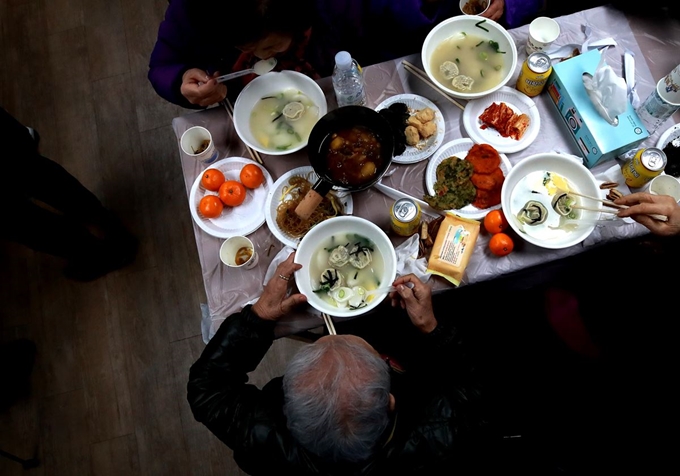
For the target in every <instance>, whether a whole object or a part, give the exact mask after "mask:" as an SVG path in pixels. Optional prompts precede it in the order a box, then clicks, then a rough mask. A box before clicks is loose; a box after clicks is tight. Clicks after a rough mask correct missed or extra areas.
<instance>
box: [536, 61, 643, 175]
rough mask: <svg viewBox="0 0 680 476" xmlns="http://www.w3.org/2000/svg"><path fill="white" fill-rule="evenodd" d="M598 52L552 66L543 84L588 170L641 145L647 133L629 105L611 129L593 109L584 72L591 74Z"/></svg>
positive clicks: (594, 68)
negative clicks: (584, 84)
mask: <svg viewBox="0 0 680 476" xmlns="http://www.w3.org/2000/svg"><path fill="white" fill-rule="evenodd" d="M599 62H600V52H599V51H598V50H592V51H589V52H587V53H583V54H581V55H578V56H575V57H573V58H570V59H568V60H566V61H562V62H561V63H557V64H556V65H554V66H553V70H552V73H551V74H550V77H549V78H548V81H547V83H546V88H547V90H548V94H549V95H550V98H551V99H552V101H551V102H552V103H553V104H554V105H555V107H557V110H558V112H559V113H560V115H561V116H562V119H563V120H564V123H565V124H566V126H567V130H568V131H569V134H570V135H571V137H573V138H574V141H576V145H577V146H578V148H579V150H580V152H581V155H582V156H583V159H584V164H585V166H586V167H588V168H592V167H594V166H595V165H598V164H601V163H602V162H605V161H607V160H611V159H614V158H616V157H617V156H619V155H621V154H622V153H623V152H625V151H627V150H630V149H632V148H633V147H635V146H636V145H638V144H640V143H641V142H642V141H644V140H645V139H646V138H647V137H649V133H648V132H647V129H645V127H644V125H643V124H642V122H641V121H640V118H639V117H638V115H637V114H636V113H635V110H634V109H633V106H632V105H631V104H630V101H629V102H628V108H627V109H626V111H625V112H624V113H623V114H620V115H619V123H618V125H616V126H613V125H611V124H609V122H607V120H606V119H605V118H603V117H602V116H600V114H599V113H598V112H597V110H596V109H595V106H594V105H593V103H592V102H591V101H590V98H589V97H588V92H587V91H586V88H585V86H583V79H582V76H583V73H586V72H587V73H590V74H594V73H595V70H596V69H597V66H598V64H599Z"/></svg>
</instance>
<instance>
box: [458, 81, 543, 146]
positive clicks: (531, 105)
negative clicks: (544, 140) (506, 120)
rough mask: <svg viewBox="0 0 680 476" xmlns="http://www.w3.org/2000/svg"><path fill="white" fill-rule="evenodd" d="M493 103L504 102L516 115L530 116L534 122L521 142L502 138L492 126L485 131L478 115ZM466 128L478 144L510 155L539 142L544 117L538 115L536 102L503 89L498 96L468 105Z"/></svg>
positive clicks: (515, 92)
mask: <svg viewBox="0 0 680 476" xmlns="http://www.w3.org/2000/svg"><path fill="white" fill-rule="evenodd" d="M494 102H496V103H501V102H504V103H505V104H507V105H508V107H510V108H511V109H512V110H513V111H514V112H515V114H526V115H527V116H529V119H530V121H531V122H530V123H529V127H528V128H527V130H526V132H525V133H524V135H523V136H522V138H521V139H520V140H515V139H513V138H511V137H503V136H502V135H501V134H500V133H499V132H498V131H497V130H496V129H494V128H492V127H487V128H486V129H482V121H480V120H479V116H481V115H482V113H483V112H484V110H485V109H486V108H487V107H489V106H491V104H493V103H494ZM463 127H464V128H465V132H467V134H468V135H469V136H470V138H471V139H472V140H474V141H475V142H477V143H478V144H491V145H492V146H494V147H495V149H496V150H497V151H498V152H501V153H505V154H510V153H512V152H519V151H520V150H524V149H526V148H527V147H529V146H530V145H531V143H532V142H533V141H535V140H536V137H538V132H539V130H540V128H541V116H540V115H539V114H538V107H536V103H535V102H534V101H533V99H531V98H530V97H529V96H527V95H526V94H522V93H520V92H519V91H517V90H516V89H513V88H509V87H507V86H503V87H502V88H500V89H499V90H498V91H496V92H495V93H492V94H489V95H488V96H484V97H483V98H480V99H473V100H471V101H469V102H468V103H467V105H466V106H465V111H463Z"/></svg>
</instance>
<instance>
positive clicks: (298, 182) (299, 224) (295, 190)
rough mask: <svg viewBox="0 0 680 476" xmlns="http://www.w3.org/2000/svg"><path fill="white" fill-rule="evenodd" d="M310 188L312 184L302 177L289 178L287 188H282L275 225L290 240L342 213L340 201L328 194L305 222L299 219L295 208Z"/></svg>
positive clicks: (331, 193)
mask: <svg viewBox="0 0 680 476" xmlns="http://www.w3.org/2000/svg"><path fill="white" fill-rule="evenodd" d="M311 188H312V184H311V183H310V182H309V181H308V180H307V179H305V178H304V177H291V178H290V180H289V181H288V186H287V187H284V188H283V192H282V197H281V203H280V204H279V206H278V207H277V209H276V224H277V225H279V227H280V228H281V230H282V231H283V232H284V233H285V234H287V235H288V236H290V237H292V238H300V237H302V236H303V235H304V234H305V233H307V232H308V231H309V229H310V228H312V227H313V226H314V225H316V224H317V223H321V222H322V221H324V220H327V219H328V218H332V217H334V216H338V215H342V213H343V212H344V210H343V207H342V203H340V200H338V198H337V197H336V196H335V195H334V194H333V192H330V193H328V194H326V196H325V197H324V198H323V200H321V203H320V204H319V206H318V207H316V208H315V209H314V212H313V213H312V215H311V216H310V217H309V218H308V219H307V220H303V219H302V218H300V217H299V216H298V215H297V214H296V213H295V208H297V206H298V205H299V204H300V202H301V201H302V199H303V198H304V197H305V195H307V192H309V190H311Z"/></svg>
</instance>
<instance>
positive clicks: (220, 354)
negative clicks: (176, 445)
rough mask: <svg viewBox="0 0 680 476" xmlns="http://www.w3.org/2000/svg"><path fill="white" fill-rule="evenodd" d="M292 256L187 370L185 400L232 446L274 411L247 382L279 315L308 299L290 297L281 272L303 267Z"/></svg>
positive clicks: (243, 442) (238, 445)
mask: <svg viewBox="0 0 680 476" xmlns="http://www.w3.org/2000/svg"><path fill="white" fill-rule="evenodd" d="M293 256H294V255H293V254H291V255H290V257H289V258H288V259H287V260H286V261H284V262H283V263H281V265H279V267H278V268H277V271H276V274H275V277H274V278H272V279H271V280H270V281H269V283H267V286H265V289H264V291H263V293H262V296H261V297H260V299H259V300H258V302H257V303H256V304H255V305H253V306H252V307H250V306H246V307H245V308H244V309H243V310H242V311H241V312H240V313H237V314H234V315H232V316H230V317H228V318H227V319H226V320H225V321H224V322H223V323H222V325H221V326H220V328H219V329H218V331H217V333H216V334H215V335H214V336H213V338H212V339H211V340H210V342H209V343H208V345H207V346H206V348H205V350H204V351H203V353H202V354H201V357H200V358H199V359H198V360H197V361H196V363H194V364H193V365H192V366H191V370H190V372H189V383H188V385H187V399H188V401H189V405H190V406H191V411H192V412H193V414H194V418H195V419H196V420H197V421H200V422H202V423H203V424H204V425H205V426H207V427H208V429H210V431H212V432H213V433H214V434H215V435H216V436H217V437H218V438H219V439H220V440H222V441H223V442H224V443H225V444H226V445H227V446H229V447H230V448H232V449H234V450H236V449H238V448H243V447H244V446H246V445H247V443H248V442H249V441H251V438H250V434H251V431H252V430H253V428H254V425H255V421H260V422H261V421H263V418H262V417H265V418H264V420H265V421H266V415H267V414H268V412H270V411H271V409H270V408H269V407H268V406H267V402H266V401H265V398H264V397H263V395H262V392H261V391H260V390H259V389H258V388H257V387H255V386H254V385H247V381H248V376H247V373H248V372H251V371H253V370H255V368H256V367H257V366H258V364H259V363H260V361H261V360H262V358H263V357H264V355H265V354H266V353H267V350H268V349H269V347H270V346H271V344H272V342H273V340H274V326H275V323H276V320H278V319H279V318H280V317H281V316H283V315H284V314H286V313H287V312H289V311H290V310H291V309H292V308H293V307H294V306H295V305H297V304H299V303H301V302H304V301H305V297H304V296H302V295H301V294H293V295H292V296H290V297H286V295H287V289H288V281H286V280H283V279H280V278H279V277H278V275H283V276H291V275H292V274H293V272H294V271H295V269H298V268H299V267H300V265H296V264H295V263H293Z"/></svg>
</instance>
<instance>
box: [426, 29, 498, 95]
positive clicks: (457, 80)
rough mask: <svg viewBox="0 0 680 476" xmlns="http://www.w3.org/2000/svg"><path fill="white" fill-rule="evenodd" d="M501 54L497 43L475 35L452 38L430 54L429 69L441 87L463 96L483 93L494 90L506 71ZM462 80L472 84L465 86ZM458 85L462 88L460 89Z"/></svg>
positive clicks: (459, 35)
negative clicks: (469, 81) (464, 78)
mask: <svg viewBox="0 0 680 476" xmlns="http://www.w3.org/2000/svg"><path fill="white" fill-rule="evenodd" d="M504 62H505V53H503V52H502V51H499V48H498V43H495V42H493V41H489V40H488V39H487V38H484V37H482V36H479V35H471V34H463V33H460V34H456V35H453V36H451V37H449V38H447V39H446V40H444V41H442V42H441V43H440V44H439V45H437V47H436V48H435V50H434V51H433V53H432V58H431V59H430V69H431V70H432V73H433V76H434V77H435V79H436V80H437V82H439V83H440V84H441V85H442V86H444V87H447V88H449V89H455V90H457V91H461V92H466V93H477V92H481V91H486V90H488V89H491V88H493V87H495V86H497V85H498V84H499V83H500V82H501V80H502V79H503V77H504V76H505V74H506V73H507V71H506V70H505V67H504ZM463 77H467V78H470V79H471V80H472V84H471V86H470V87H469V88H467V87H466V86H465V83H466V81H468V80H466V81H461V79H462V78H463ZM461 85H462V86H461Z"/></svg>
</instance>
